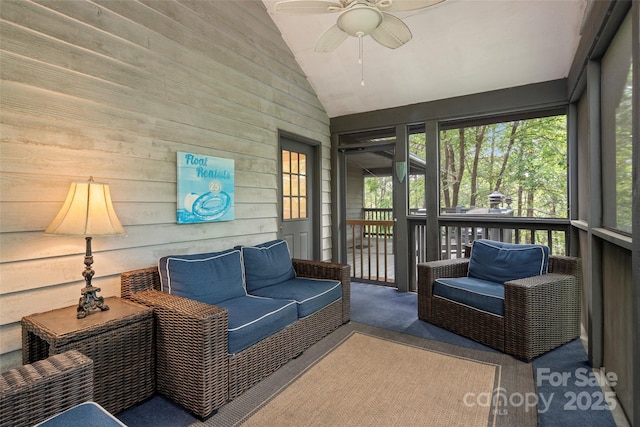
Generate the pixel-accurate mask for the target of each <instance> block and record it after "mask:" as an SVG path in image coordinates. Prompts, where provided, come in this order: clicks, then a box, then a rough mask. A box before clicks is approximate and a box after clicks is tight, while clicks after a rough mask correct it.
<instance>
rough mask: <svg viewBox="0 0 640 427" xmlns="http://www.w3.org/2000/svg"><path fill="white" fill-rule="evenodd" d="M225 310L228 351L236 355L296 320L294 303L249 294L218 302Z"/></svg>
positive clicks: (296, 313) (296, 312)
mask: <svg viewBox="0 0 640 427" xmlns="http://www.w3.org/2000/svg"><path fill="white" fill-rule="evenodd" d="M218 305H219V306H220V307H224V308H226V309H227V311H228V313H229V331H228V336H229V349H228V352H229V354H236V353H238V352H241V351H242V350H244V349H246V348H249V347H251V346H252V345H253V344H255V343H257V342H259V341H261V340H263V339H264V338H267V337H268V336H270V335H273V334H274V333H276V332H278V331H280V330H282V329H284V328H286V327H287V326H288V325H290V324H292V323H294V322H295V321H296V320H298V311H297V309H296V303H295V302H293V301H287V300H275V299H270V298H262V297H258V296H253V295H247V296H243V297H238V298H233V299H229V300H226V301H223V302H221V303H220V304H218Z"/></svg>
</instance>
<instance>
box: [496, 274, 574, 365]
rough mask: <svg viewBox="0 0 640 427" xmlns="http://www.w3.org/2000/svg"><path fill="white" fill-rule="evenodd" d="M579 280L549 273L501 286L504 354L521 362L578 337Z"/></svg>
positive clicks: (567, 275) (569, 276) (570, 276)
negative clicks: (502, 293) (502, 292)
mask: <svg viewBox="0 0 640 427" xmlns="http://www.w3.org/2000/svg"><path fill="white" fill-rule="evenodd" d="M580 293H581V284H580V280H579V277H576V276H573V275H569V274H556V273H549V274H544V275H541V276H535V277H529V278H525V279H519V280H513V281H510V282H506V283H505V289H504V307H505V314H504V327H505V352H507V353H510V354H513V355H515V356H517V357H520V358H522V359H525V360H531V359H532V358H534V357H536V356H538V355H539V354H542V353H545V352H547V351H549V350H551V349H554V348H556V347H558V346H559V345H561V344H564V343H565V342H567V341H570V340H572V339H574V338H577V337H578V336H580V299H581V297H580Z"/></svg>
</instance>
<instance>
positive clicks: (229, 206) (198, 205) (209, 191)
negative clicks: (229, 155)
mask: <svg viewBox="0 0 640 427" xmlns="http://www.w3.org/2000/svg"><path fill="white" fill-rule="evenodd" d="M177 165H178V207H177V221H178V224H192V223H198V222H214V221H231V220H233V219H234V173H235V170H234V162H233V160H232V159H223V158H219V157H211V156H204V155H201V154H192V153H183V152H178V158H177Z"/></svg>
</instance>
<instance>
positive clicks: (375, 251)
mask: <svg viewBox="0 0 640 427" xmlns="http://www.w3.org/2000/svg"><path fill="white" fill-rule="evenodd" d="M438 223H439V225H440V247H439V248H437V249H435V250H439V253H438V254H437V255H434V254H433V253H432V251H433V250H434V248H428V247H427V244H426V242H427V226H426V221H425V217H424V216H422V215H413V216H411V217H409V218H408V224H409V242H411V243H410V244H409V246H408V247H409V251H410V252H413V253H410V254H409V263H410V264H411V265H410V270H409V271H410V277H409V290H411V291H415V290H417V286H416V283H417V265H418V263H420V262H424V261H427V260H429V259H450V258H461V257H463V256H464V253H465V247H466V246H467V245H468V244H470V243H471V242H473V241H474V240H476V239H491V240H499V241H504V242H511V243H540V244H544V245H547V246H549V248H550V250H551V254H553V255H567V254H569V245H570V233H569V230H570V222H569V220H566V219H542V218H518V217H516V218H513V217H509V218H505V217H501V218H500V219H497V218H492V217H483V216H480V215H478V216H471V215H456V216H453V215H451V216H449V215H446V216H441V217H440V218H439V219H438ZM393 225H394V222H393V221H392V220H367V219H362V220H359V219H358V220H356V219H353V220H347V242H348V251H347V258H348V260H347V262H348V263H349V264H350V265H351V271H352V277H353V278H355V279H359V280H363V281H373V282H386V283H394V282H395V271H394V258H393Z"/></svg>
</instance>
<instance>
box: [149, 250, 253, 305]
mask: <svg viewBox="0 0 640 427" xmlns="http://www.w3.org/2000/svg"><path fill="white" fill-rule="evenodd" d="M158 271H159V273H160V284H161V286H162V291H163V292H167V293H169V294H174V295H178V296H181V297H185V298H189V299H193V300H196V301H200V302H204V303H206V304H218V303H219V302H221V301H226V300H228V299H231V298H237V297H241V296H245V295H246V291H245V289H244V281H243V275H242V273H243V271H242V254H241V252H240V250H238V249H229V250H226V251H222V252H210V253H202V254H193V255H172V256H166V257H162V258H160V261H159V262H158Z"/></svg>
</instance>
